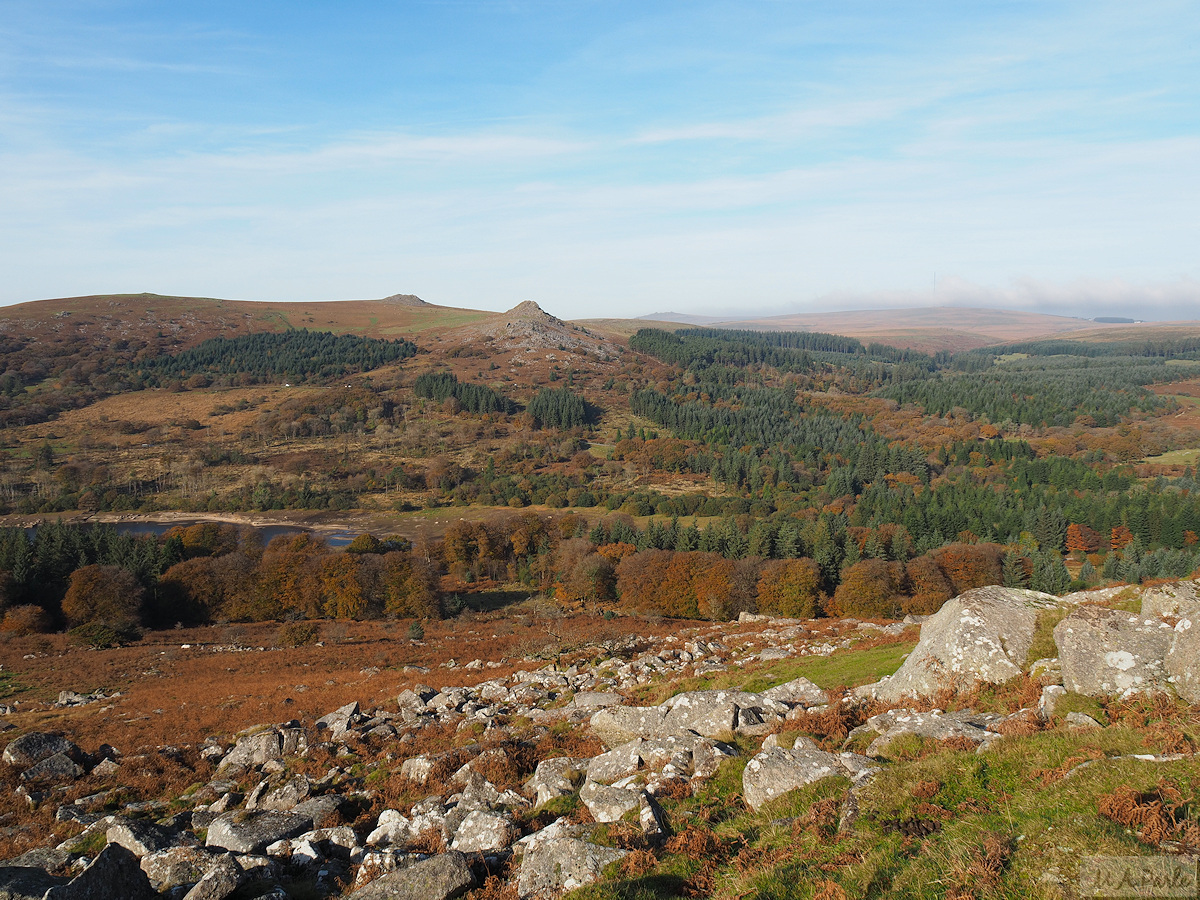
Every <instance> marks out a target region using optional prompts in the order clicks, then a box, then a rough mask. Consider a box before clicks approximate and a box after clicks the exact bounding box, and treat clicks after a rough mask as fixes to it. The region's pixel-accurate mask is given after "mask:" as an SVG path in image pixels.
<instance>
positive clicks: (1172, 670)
mask: <svg viewBox="0 0 1200 900" xmlns="http://www.w3.org/2000/svg"><path fill="white" fill-rule="evenodd" d="M1167 677H1168V678H1169V679H1170V681H1171V683H1172V684H1173V685H1175V690H1176V692H1178V694H1179V696H1180V697H1182V698H1183V699H1184V700H1186V701H1187V702H1188V703H1191V704H1193V705H1200V616H1197V617H1196V618H1191V619H1181V620H1180V621H1179V624H1178V625H1176V626H1175V639H1174V641H1172V642H1171V649H1170V651H1168V653H1167Z"/></svg>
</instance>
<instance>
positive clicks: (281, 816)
mask: <svg viewBox="0 0 1200 900" xmlns="http://www.w3.org/2000/svg"><path fill="white" fill-rule="evenodd" d="M311 828H312V818H311V817H307V816H303V815H299V814H296V813H287V812H274V811H268V812H260V813H250V814H249V815H247V814H246V813H226V814H224V815H220V816H218V817H217V818H215V819H213V821H212V822H211V824H209V826H208V838H207V840H206V842H205V843H206V844H207V846H209V847H219V848H221V849H223V850H230V851H232V852H234V853H262V852H263V850H265V849H266V847H267V845H268V844H273V843H275V842H276V841H281V840H286V839H287V838H293V837H296V836H297V835H301V834H303V833H304V832H306V831H309V830H310V829H311Z"/></svg>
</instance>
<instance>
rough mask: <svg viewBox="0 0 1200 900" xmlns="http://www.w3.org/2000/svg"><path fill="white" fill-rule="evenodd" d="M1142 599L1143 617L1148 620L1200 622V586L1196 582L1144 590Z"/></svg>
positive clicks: (1178, 583)
mask: <svg viewBox="0 0 1200 900" xmlns="http://www.w3.org/2000/svg"><path fill="white" fill-rule="evenodd" d="M1141 597H1142V615H1144V616H1146V617H1147V618H1156V619H1157V618H1165V617H1170V618H1172V619H1191V620H1192V621H1197V620H1200V584H1198V583H1197V582H1195V581H1177V582H1174V583H1173V584H1159V585H1155V586H1154V587H1150V588H1144V589H1143V590H1142V592H1141Z"/></svg>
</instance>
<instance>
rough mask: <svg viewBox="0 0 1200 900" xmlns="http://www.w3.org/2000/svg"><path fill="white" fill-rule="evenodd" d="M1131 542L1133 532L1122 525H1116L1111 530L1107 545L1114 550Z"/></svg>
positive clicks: (1123, 547) (1122, 548) (1120, 548)
mask: <svg viewBox="0 0 1200 900" xmlns="http://www.w3.org/2000/svg"><path fill="white" fill-rule="evenodd" d="M1132 543H1133V532H1132V531H1130V530H1129V529H1128V528H1126V527H1125V526H1124V525H1117V526H1116V527H1115V528H1113V530H1112V534H1111V536H1110V537H1109V539H1108V545H1109V546H1110V547H1112V548H1113V549H1114V550H1124V549H1125V548H1126V547H1128V546H1129V545H1130V544H1132Z"/></svg>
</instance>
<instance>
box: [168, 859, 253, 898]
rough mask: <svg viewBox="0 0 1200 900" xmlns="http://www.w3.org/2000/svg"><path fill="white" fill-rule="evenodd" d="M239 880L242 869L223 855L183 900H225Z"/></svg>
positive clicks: (235, 888) (236, 887) (236, 886)
mask: <svg viewBox="0 0 1200 900" xmlns="http://www.w3.org/2000/svg"><path fill="white" fill-rule="evenodd" d="M241 879H242V867H241V866H239V865H238V864H237V861H236V860H235V859H234V858H233V857H232V856H230V855H229V854H225V855H224V856H220V857H218V858H217V859H216V860H215V862H214V863H213V865H212V866H211V867H210V868H209V870H208V871H207V872H205V873H204V876H203V877H202V878H201V879H200V880H199V881H197V882H196V884H195V885H193V887H192V889H191V890H190V891H188V892H187V894H185V895H184V898H183V900H225V898H226V897H229V896H230V895H231V894H232V893H233V892H234V891H236V890H237V889H238V885H239V884H240V882H241Z"/></svg>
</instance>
